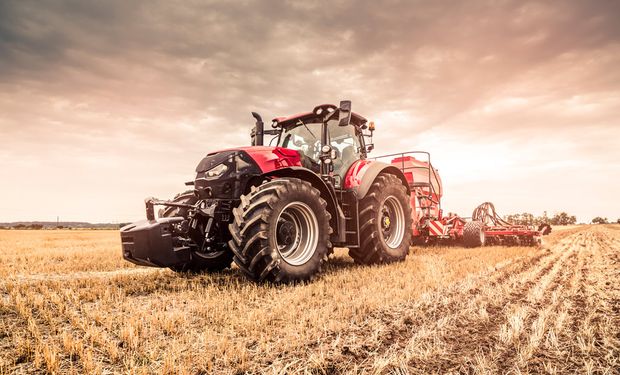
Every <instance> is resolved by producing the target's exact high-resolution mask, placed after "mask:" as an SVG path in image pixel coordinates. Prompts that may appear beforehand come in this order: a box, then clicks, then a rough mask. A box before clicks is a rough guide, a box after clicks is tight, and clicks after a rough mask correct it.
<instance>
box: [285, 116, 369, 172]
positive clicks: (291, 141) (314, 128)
mask: <svg viewBox="0 0 620 375" xmlns="http://www.w3.org/2000/svg"><path fill="white" fill-rule="evenodd" d="M321 125H322V124H321V123H308V124H304V123H303V122H301V121H299V122H298V124H297V125H296V126H290V127H288V128H286V129H284V130H283V132H282V135H281V136H280V141H279V142H278V146H280V147H285V148H289V149H292V150H297V151H299V152H300V153H301V154H302V156H303V157H305V158H307V159H309V160H310V161H311V163H312V165H313V166H314V168H312V169H313V170H314V169H316V166H318V165H319V156H320V155H321ZM327 132H328V137H329V139H330V145H331V146H332V148H333V149H334V150H335V151H336V159H334V161H333V162H334V173H335V174H338V175H340V176H341V177H344V175H345V174H346V172H347V170H348V169H349V167H350V166H351V164H353V163H354V162H355V161H356V160H359V159H360V158H361V154H360V149H361V145H360V143H359V138H358V136H357V135H356V134H355V127H353V126H338V121H336V120H334V121H330V122H329V123H328V125H327Z"/></svg>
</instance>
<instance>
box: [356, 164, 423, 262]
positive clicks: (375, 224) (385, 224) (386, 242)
mask: <svg viewBox="0 0 620 375" xmlns="http://www.w3.org/2000/svg"><path fill="white" fill-rule="evenodd" d="M359 210H360V212H359V218H360V242H361V243H360V247H359V248H351V249H349V255H350V256H351V257H352V258H353V260H355V262H356V263H360V264H379V263H392V262H397V261H402V260H404V259H405V257H406V256H407V253H408V252H409V244H410V243H411V222H412V219H411V206H410V205H409V196H408V195H407V189H406V188H405V186H404V185H403V183H402V182H401V180H400V179H399V178H398V177H396V176H394V175H392V174H380V175H379V176H378V177H377V178H376V179H375V182H374V183H373V184H372V187H371V188H370V190H369V191H368V194H367V195H366V197H364V198H363V199H362V200H361V201H360V204H359Z"/></svg>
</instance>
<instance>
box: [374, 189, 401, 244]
mask: <svg viewBox="0 0 620 375" xmlns="http://www.w3.org/2000/svg"><path fill="white" fill-rule="evenodd" d="M380 220H381V223H379V225H380V226H381V229H382V231H381V233H382V235H383V240H384V241H385V243H386V244H387V246H388V247H389V248H390V249H396V248H398V247H399V246H400V245H401V243H402V242H403V238H404V237H405V230H406V228H405V211H404V210H403V206H402V205H401V204H400V201H399V200H398V199H396V197H395V196H393V195H390V196H389V197H387V198H386V199H385V201H384V202H383V204H382V207H381V218H380Z"/></svg>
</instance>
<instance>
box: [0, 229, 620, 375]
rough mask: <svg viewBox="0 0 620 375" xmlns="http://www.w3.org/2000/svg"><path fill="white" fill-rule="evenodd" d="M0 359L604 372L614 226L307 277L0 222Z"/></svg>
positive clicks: (166, 367) (437, 251)
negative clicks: (255, 275)
mask: <svg viewBox="0 0 620 375" xmlns="http://www.w3.org/2000/svg"><path fill="white" fill-rule="evenodd" d="M0 262H1V263H0V275H2V281H1V282H0V317H1V318H0V373H15V372H16V373H20V372H21V373H32V372H38V373H72V372H73V373H188V374H195V373H212V372H218V373H243V372H249V373H264V372H268V373H276V374H277V373H398V374H407V373H411V374H415V373H515V374H516V373H527V372H529V373H552V374H553V373H558V374H560V373H607V374H613V373H618V369H619V368H620V282H619V280H620V226H613V225H610V226H579V227H574V228H570V229H566V230H561V231H555V232H554V233H553V234H552V235H551V236H550V237H548V238H547V239H546V243H545V245H544V246H543V247H542V248H527V247H504V248H502V247H485V248H478V249H464V248H459V247H453V248H448V247H434V248H425V249H420V248H412V253H411V254H410V256H409V257H408V258H407V260H406V262H404V263H401V264H394V265H386V266H376V267H361V266H356V265H353V264H352V262H351V260H350V258H349V257H348V256H347V255H346V252H345V251H344V250H342V251H338V252H337V253H336V254H335V256H334V257H333V259H332V260H331V262H330V265H329V267H328V270H327V272H326V273H324V274H323V275H322V276H321V277H320V278H319V279H318V280H316V281H315V282H313V283H310V284H306V285H298V286H270V285H256V284H253V283H251V282H248V281H246V280H245V279H244V278H243V277H242V276H241V275H240V274H239V273H238V272H237V270H234V269H233V270H230V271H227V272H223V273H220V274H215V275H200V276H179V275H177V274H174V273H173V272H171V271H168V270H158V269H147V268H137V267H134V266H132V265H131V264H129V263H126V262H123V261H122V259H121V258H120V245H119V241H118V232H116V231H0Z"/></svg>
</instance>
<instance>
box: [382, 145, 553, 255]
mask: <svg viewBox="0 0 620 375" xmlns="http://www.w3.org/2000/svg"><path fill="white" fill-rule="evenodd" d="M373 159H374V160H381V159H383V161H385V162H389V163H390V164H392V165H393V166H395V167H398V168H399V169H400V170H401V171H402V172H403V174H404V175H405V178H406V179H407V182H408V183H409V187H410V188H411V208H412V218H413V224H412V228H411V230H412V232H413V242H414V243H415V244H419V245H424V244H432V243H437V242H439V241H442V242H446V241H448V242H456V243H459V242H461V241H462V239H463V230H464V227H465V224H466V223H467V221H466V220H465V219H464V218H463V217H460V216H459V215H457V214H453V213H448V214H447V215H444V214H443V210H442V209H441V197H442V196H443V188H442V183H441V178H440V177H439V174H438V173H437V170H436V169H435V168H434V167H433V165H432V164H431V155H430V153H428V152H426V151H408V152H399V153H395V154H388V155H382V156H378V157H376V158H373ZM388 160H389V161H388ZM472 221H480V222H482V223H483V231H484V233H485V237H486V242H485V244H497V245H536V244H538V243H540V238H541V235H543V234H548V233H549V232H550V231H551V228H550V227H549V226H548V225H541V227H539V228H538V230H536V229H535V228H534V227H532V226H526V225H514V224H511V223H508V222H507V221H505V220H503V219H502V218H501V217H499V215H497V213H496V212H495V207H494V206H493V204H492V203H490V202H485V203H483V204H481V205H480V206H478V207H477V208H476V209H475V210H474V213H473V214H472Z"/></svg>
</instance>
